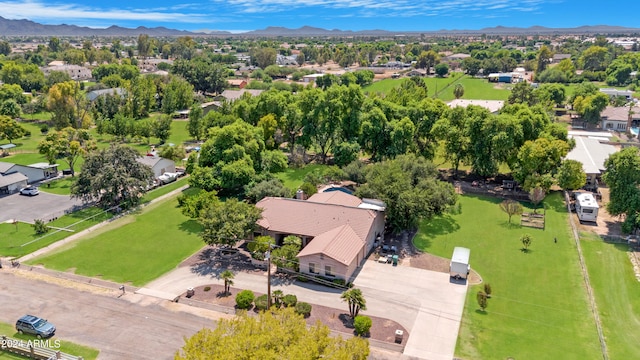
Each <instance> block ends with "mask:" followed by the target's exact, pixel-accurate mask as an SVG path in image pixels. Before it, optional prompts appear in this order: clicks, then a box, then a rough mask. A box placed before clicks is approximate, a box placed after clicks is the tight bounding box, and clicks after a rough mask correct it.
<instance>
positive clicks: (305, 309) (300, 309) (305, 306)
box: [296, 302, 311, 317]
mask: <svg viewBox="0 0 640 360" xmlns="http://www.w3.org/2000/svg"><path fill="white" fill-rule="evenodd" d="M296 313H298V314H300V315H302V316H304V317H308V316H309V315H311V304H309V303H306V302H299V303H297V304H296Z"/></svg>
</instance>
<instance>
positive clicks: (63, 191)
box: [40, 176, 75, 195]
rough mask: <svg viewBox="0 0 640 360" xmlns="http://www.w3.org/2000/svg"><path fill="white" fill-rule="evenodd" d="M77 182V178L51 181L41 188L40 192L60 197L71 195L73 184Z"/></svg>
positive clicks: (68, 177)
mask: <svg viewBox="0 0 640 360" xmlns="http://www.w3.org/2000/svg"><path fill="white" fill-rule="evenodd" d="M74 181H75V178H73V177H70V176H67V177H64V178H61V179H56V180H52V181H49V182H48V183H47V184H46V185H42V186H40V191H44V192H48V193H52V194H58V195H70V194H71V184H73V182H74Z"/></svg>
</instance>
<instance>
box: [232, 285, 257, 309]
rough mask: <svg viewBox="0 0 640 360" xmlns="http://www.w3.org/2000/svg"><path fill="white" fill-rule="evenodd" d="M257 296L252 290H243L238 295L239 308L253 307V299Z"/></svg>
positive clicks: (237, 303) (237, 304)
mask: <svg viewBox="0 0 640 360" xmlns="http://www.w3.org/2000/svg"><path fill="white" fill-rule="evenodd" d="M255 298H256V296H255V295H254V294H253V291H251V290H242V291H240V292H239V293H238V295H236V306H237V307H238V309H245V310H248V309H251V305H252V304H253V300H254V299H255Z"/></svg>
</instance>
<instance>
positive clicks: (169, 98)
mask: <svg viewBox="0 0 640 360" xmlns="http://www.w3.org/2000/svg"><path fill="white" fill-rule="evenodd" d="M191 104H193V86H191V84H189V83H188V82H186V81H185V80H184V79H182V78H179V77H172V78H171V80H169V83H168V84H167V85H165V87H164V89H163V91H162V112H163V113H165V114H171V113H173V112H174V111H178V110H184V109H189V108H190V107H191Z"/></svg>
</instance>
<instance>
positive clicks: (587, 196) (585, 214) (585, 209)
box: [575, 193, 599, 222]
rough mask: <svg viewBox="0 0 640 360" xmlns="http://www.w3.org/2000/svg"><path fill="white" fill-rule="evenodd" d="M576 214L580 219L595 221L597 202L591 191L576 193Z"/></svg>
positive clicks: (596, 217)
mask: <svg viewBox="0 0 640 360" xmlns="http://www.w3.org/2000/svg"><path fill="white" fill-rule="evenodd" d="M575 205H576V214H578V219H580V221H594V222H595V221H596V220H597V219H598V208H599V207H598V202H597V201H596V198H594V197H593V194H591V193H579V194H576V204H575Z"/></svg>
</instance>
